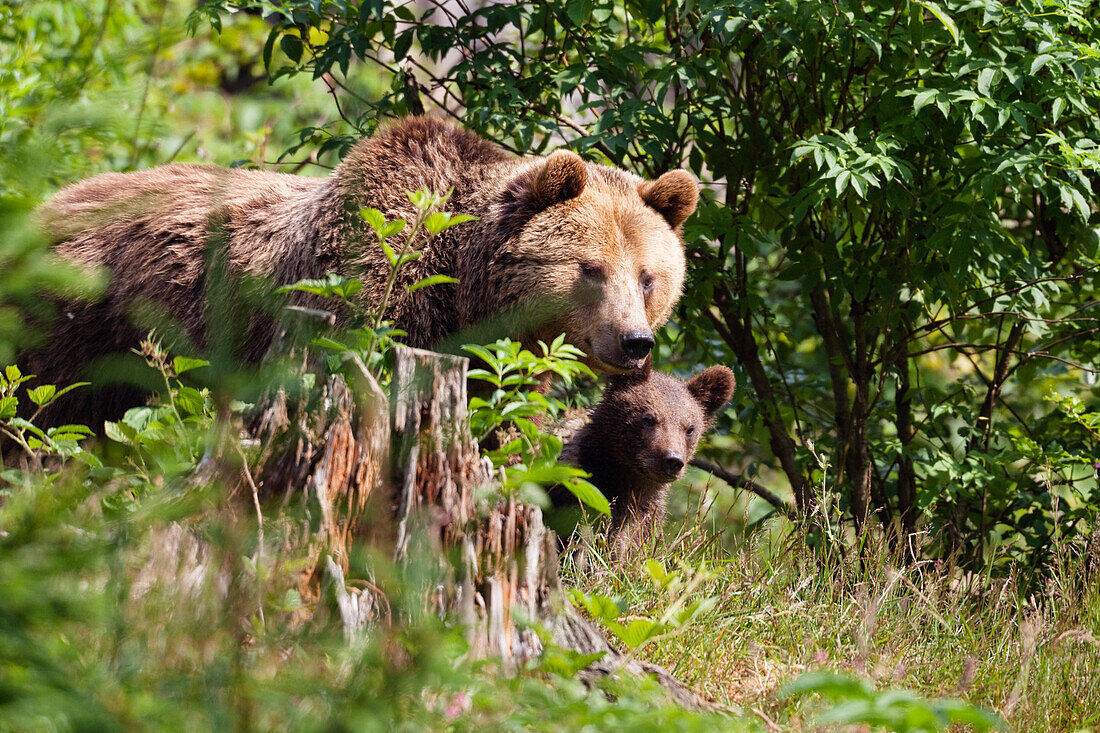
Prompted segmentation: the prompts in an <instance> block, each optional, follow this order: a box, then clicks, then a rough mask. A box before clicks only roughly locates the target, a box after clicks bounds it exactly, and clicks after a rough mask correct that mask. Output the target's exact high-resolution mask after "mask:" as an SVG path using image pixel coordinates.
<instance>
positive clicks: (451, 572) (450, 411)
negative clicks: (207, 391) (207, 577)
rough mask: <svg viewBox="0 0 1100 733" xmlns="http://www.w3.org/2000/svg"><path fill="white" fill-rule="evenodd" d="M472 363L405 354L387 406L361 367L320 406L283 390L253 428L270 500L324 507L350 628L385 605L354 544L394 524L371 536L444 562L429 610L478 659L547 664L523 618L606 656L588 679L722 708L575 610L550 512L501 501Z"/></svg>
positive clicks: (398, 556) (333, 577) (329, 385)
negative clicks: (477, 409)
mask: <svg viewBox="0 0 1100 733" xmlns="http://www.w3.org/2000/svg"><path fill="white" fill-rule="evenodd" d="M467 365H468V360H467V359H465V358H463V357H457V356H447V355H443V354H436V353H433V352H428V351H422V350H418V349H411V348H403V347H399V348H397V349H396V350H395V351H394V353H393V370H392V383H391V388H390V398H389V399H388V400H386V398H385V396H384V395H383V394H382V392H381V390H379V389H378V384H377V382H375V381H374V379H373V378H372V377H371V375H370V374H369V372H368V371H367V370H366V369H365V368H364V367H363V365H362V363H361V362H360V363H358V364H356V369H355V374H356V378H355V380H353V381H354V384H353V385H352V386H351V388H350V389H349V387H348V385H347V384H346V383H345V381H344V379H343V378H342V377H341V376H338V375H334V376H332V377H330V378H329V379H328V380H327V381H326V382H325V383H324V384H323V385H322V387H321V395H320V398H319V400H313V401H311V402H310V404H309V405H305V404H304V403H303V404H300V405H298V406H296V407H294V408H289V407H288V406H287V399H286V395H285V394H281V393H280V394H278V395H276V396H275V398H274V399H272V400H270V401H269V404H268V405H267V406H266V407H265V408H264V409H263V410H261V411H260V414H259V415H258V417H257V418H256V419H254V420H253V421H252V423H251V430H250V432H251V433H252V434H253V435H254V436H255V437H256V438H257V439H258V440H259V441H260V443H261V445H262V446H263V449H262V453H261V460H260V469H259V470H258V473H257V476H258V483H260V484H261V485H263V486H264V487H265V488H266V490H267V493H268V494H270V493H272V491H274V492H276V493H278V492H280V491H281V492H284V494H286V493H287V492H293V491H295V490H301V489H303V488H304V489H305V490H306V491H307V492H310V493H312V494H314V495H315V496H316V499H317V502H318V503H319V504H320V506H321V514H322V520H323V521H322V532H323V534H324V536H323V537H322V543H323V544H325V545H327V546H328V547H330V548H331V550H332V551H333V553H334V555H335V556H336V557H335V560H336V562H332V561H326V563H325V570H324V572H325V573H326V574H327V576H328V578H329V579H330V581H331V582H332V584H333V587H334V589H335V593H336V599H337V604H338V607H339V609H340V613H341V616H342V618H343V622H344V628H345V631H346V632H347V633H348V634H349V636H353V635H355V634H356V633H358V632H359V630H360V629H362V628H363V627H364V626H365V625H367V624H368V623H369V622H370V621H371V620H373V618H374V614H375V612H376V609H377V608H378V607H379V599H377V598H375V597H373V596H372V595H371V594H370V593H368V592H360V591H357V590H355V589H352V590H351V591H349V589H347V588H345V584H344V574H345V573H346V571H347V554H346V548H347V543H348V541H349V540H350V538H351V537H352V536H353V535H356V534H357V533H358V532H360V531H361V530H362V529H363V528H369V527H377V526H379V525H385V526H390V527H393V528H394V529H393V531H392V533H390V534H389V535H388V536H386V533H384V532H375V536H374V537H373V541H374V542H376V543H378V542H385V543H392V544H390V545H388V546H389V547H392V554H393V557H394V559H395V560H396V561H397V562H406V561H408V560H409V559H410V558H411V557H413V556H424V555H429V556H431V557H433V558H436V559H437V560H438V572H439V577H438V578H437V579H436V582H435V584H434V589H433V590H432V592H430V593H429V595H430V596H431V598H430V603H431V604H432V605H433V606H434V608H433V610H434V611H436V612H439V613H441V614H451V615H453V616H455V617H457V618H458V619H459V620H460V621H461V623H462V624H463V625H464V626H465V627H466V629H467V637H468V640H469V644H470V652H471V654H472V655H473V656H474V657H477V658H486V657H494V658H497V659H499V660H500V661H501V662H502V665H503V667H504V668H505V669H507V670H515V669H518V668H520V667H521V666H522V665H523V664H524V663H525V662H527V661H529V660H532V659H535V658H537V657H538V656H539V655H540V654H541V653H542V651H543V645H542V641H541V639H540V637H539V635H538V634H537V633H535V631H534V629H533V628H532V627H531V626H530V624H529V623H527V622H523V623H521V622H520V618H522V619H525V620H528V621H531V622H536V623H539V624H541V625H542V626H543V627H544V628H546V629H548V630H549V631H550V633H551V638H552V640H553V642H554V643H555V644H557V645H559V646H561V647H564V648H566V649H572V650H574V651H577V652H580V653H582V654H591V653H596V652H600V653H602V654H603V656H602V657H601V658H600V659H598V660H597V661H596V662H594V663H593V664H591V665H590V666H589V667H588V668H587V669H586V670H584V671H583V672H582V673H581V677H582V678H586V679H590V680H591V679H595V678H596V677H598V676H600V675H606V674H617V673H620V672H621V671H626V672H628V673H633V674H643V675H651V676H653V677H655V678H656V680H657V681H658V682H659V683H660V684H661V685H663V686H664V687H665V688H666V690H668V692H669V694H670V696H671V697H672V699H674V700H675V701H677V702H678V703H680V704H681V705H684V706H686V707H689V708H694V709H716V708H717V706H715V705H713V704H712V703H710V702H708V701H707V700H705V699H703V698H702V697H700V696H699V695H697V694H696V693H694V692H692V691H691V690H690V689H689V688H687V687H686V686H685V685H683V684H682V683H680V682H678V681H677V680H676V679H675V678H674V677H672V675H670V674H669V673H668V672H666V671H665V670H663V669H661V668H660V667H657V666H655V665H651V664H647V663H644V662H639V661H637V660H634V659H632V658H630V657H628V656H627V655H624V654H623V653H622V652H620V651H619V650H618V649H617V648H615V647H614V646H613V645H612V644H611V643H610V642H609V641H608V640H607V638H606V637H605V636H604V634H603V633H602V632H601V631H600V629H599V628H598V627H597V626H596V625H595V624H593V623H592V622H590V621H589V620H587V619H586V618H584V617H582V616H580V615H579V614H578V613H576V612H575V611H574V610H573V608H572V606H571V604H570V603H569V601H568V600H567V599H566V597H565V593H564V591H563V589H562V587H561V581H560V567H559V564H558V542H557V538H556V537H555V536H554V533H553V532H552V531H550V530H549V529H547V527H546V526H545V525H544V523H543V518H542V510H541V509H540V508H539V507H537V506H531V505H526V504H521V503H517V502H516V501H515V500H514V499H513V498H507V497H506V498H503V499H502V498H500V496H499V491H500V489H499V484H497V483H496V481H495V477H494V475H493V471H492V466H491V464H490V463H489V462H488V461H487V460H483V459H482V458H481V457H480V453H479V450H478V445H477V442H476V441H475V440H474V439H473V437H472V436H471V434H470V430H469V426H468V424H467V414H466V369H467ZM360 375H361V378H360ZM387 402H388V408H389V409H388V419H384V418H383V416H385V415H386V414H387V410H386V409H385V405H386V403H387ZM287 495H289V494H287ZM493 497H495V498H493ZM486 499H489V500H490V501H488V502H486V501H485V500H486ZM479 504H481V505H482V510H483V511H481V512H480V513H479V511H478V509H479ZM486 505H487V510H486ZM379 520H381V521H379ZM383 546H387V545H383ZM317 560H318V562H317V567H318V569H320V566H321V562H320V558H317Z"/></svg>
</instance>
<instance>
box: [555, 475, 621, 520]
mask: <svg viewBox="0 0 1100 733" xmlns="http://www.w3.org/2000/svg"><path fill="white" fill-rule="evenodd" d="M563 486H565V488H567V489H569V491H570V493H572V494H573V496H575V497H577V500H578V501H580V503H582V504H584V505H585V506H589V507H592V508H593V509H595V510H596V511H598V512H599V513H600V514H603V515H604V516H607V517H610V516H611V504H610V502H608V500H607V497H606V496H604V495H603V492H601V491H600V490H599V489H598V488H596V486H595V484H592V483H590V482H588V481H585V480H584V479H579V478H578V479H572V480H569V481H566V482H564V483H563Z"/></svg>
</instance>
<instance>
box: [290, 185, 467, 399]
mask: <svg viewBox="0 0 1100 733" xmlns="http://www.w3.org/2000/svg"><path fill="white" fill-rule="evenodd" d="M406 195H407V196H408V197H409V201H410V202H411V203H412V205H413V206H414V207H415V210H416V216H415V218H414V219H413V221H412V223H411V226H409V222H407V221H405V220H404V219H394V220H393V221H386V218H385V216H384V215H383V214H382V212H381V211H379V210H378V209H372V208H364V209H362V210H360V212H359V215H360V217H361V218H362V219H363V221H365V222H366V223H367V225H368V226H370V228H371V230H372V231H373V232H374V234H375V236H376V237H377V242H378V246H379V247H380V248H381V249H382V252H383V253H384V254H385V255H386V260H387V261H388V262H389V272H388V273H387V275H386V284H385V286H384V288H383V290H382V293H381V297H380V298H379V299H378V301H377V302H375V303H372V305H371V307H370V308H368V309H364V308H363V306H362V304H361V303H360V302H359V301H358V300H355V299H353V296H354V295H355V294H356V293H358V292H359V291H360V290H362V289H363V283H362V282H361V281H360V280H356V279H354V278H347V277H344V276H343V275H337V274H335V273H331V272H330V273H328V274H327V275H326V276H325V279H323V280H316V279H304V280H299V281H298V282H296V283H293V284H291V285H284V286H282V287H280V288H277V289H276V291H275V292H277V293H290V292H303V293H311V294H313V295H318V296H320V297H322V298H330V299H336V300H337V301H339V302H340V303H341V304H342V306H343V307H344V308H345V309H346V310H347V311H348V312H349V313H350V314H351V318H352V321H351V322H350V323H348V324H346V325H345V328H344V329H342V333H340V334H338V335H337V337H336V338H333V337H331V336H319V337H317V338H315V339H314V344H315V345H317V346H321V347H323V348H326V349H329V350H331V351H333V352H334V354H335V358H334V360H333V361H332V363H330V364H329V367H330V368H332V369H337V368H339V365H340V363H341V362H342V361H344V360H346V359H348V358H351V356H352V355H354V356H356V357H358V358H360V359H362V361H363V363H364V364H366V365H367V368H368V369H370V370H371V371H372V373H373V374H374V375H375V376H376V377H379V378H381V377H383V376H384V375H383V371H384V367H385V360H384V357H385V355H386V354H387V353H388V352H389V350H390V349H391V348H392V347H393V346H394V345H395V344H397V343H399V342H398V339H400V337H402V336H404V335H405V332H404V331H401V330H400V329H396V328H394V327H393V324H392V323H391V322H390V321H387V320H385V319H384V315H385V313H386V310H387V309H388V308H389V305H390V303H391V302H392V301H393V298H394V293H393V287H394V284H395V283H396V282H397V278H398V274H399V273H400V272H401V269H402V268H404V267H405V266H407V265H408V264H409V263H411V262H415V261H416V260H418V259H420V257H421V254H422V252H421V250H422V249H423V247H424V246H425V245H426V244H427V243H428V242H430V241H431V239H432V238H434V237H435V236H437V235H438V234H440V233H441V232H444V231H446V230H447V229H450V228H451V227H454V226H458V225H459V224H463V223H465V222H468V221H473V220H474V219H475V218H476V217H472V216H468V215H466V214H451V213H448V212H445V211H440V209H442V208H443V207H444V206H445V205H446V203H447V200H448V199H449V198H450V197H451V192H450V191H448V192H447V193H445V194H439V193H434V192H432V191H412V192H407V193H406ZM402 232H406V234H405V237H404V239H403V240H402V242H401V245H400V247H398V248H397V249H395V248H394V246H393V245H391V244H390V242H389V240H391V239H392V238H394V237H396V236H397V235H398V234H401V233H402ZM422 233H426V236H421V235H422ZM457 282H458V280H456V279H455V278H453V277H449V276H447V275H429V276H427V277H423V278H421V279H419V280H417V281H416V282H414V283H411V284H409V285H406V286H405V291H406V293H410V294H411V293H414V292H416V291H417V290H420V289H421V288H426V287H431V286H433V285H443V284H446V283H457ZM383 381H384V380H383Z"/></svg>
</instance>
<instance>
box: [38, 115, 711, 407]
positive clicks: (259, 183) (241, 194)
mask: <svg viewBox="0 0 1100 733" xmlns="http://www.w3.org/2000/svg"><path fill="white" fill-rule="evenodd" d="M420 189H430V190H433V191H436V192H440V193H443V192H447V191H452V193H451V196H450V199H449V201H448V203H447V210H448V211H450V212H453V213H462V214H468V215H472V216H475V217H477V219H476V220H475V221H471V222H468V223H463V224H460V225H458V226H455V227H453V228H452V229H448V230H446V231H444V232H443V233H441V234H440V235H439V236H437V237H435V238H433V239H431V240H430V241H426V242H421V243H419V244H418V245H417V246H418V247H420V248H421V251H422V256H421V257H420V259H419V260H417V261H415V262H413V263H411V264H410V265H408V266H406V267H405V268H403V269H402V270H401V271H400V275H399V277H398V280H397V282H396V283H395V284H394V287H393V291H392V292H393V293H396V294H400V297H395V298H394V299H393V302H391V303H390V304H389V306H388V308H387V311H386V317H387V318H390V319H392V320H393V321H394V323H395V325H396V327H397V328H400V329H402V330H404V331H406V332H407V334H408V336H407V338H406V339H405V340H406V342H407V343H408V344H410V345H412V346H417V347H426V348H428V347H434V348H442V349H445V350H454V349H455V348H457V346H459V345H460V344H461V343H467V342H471V341H478V342H487V341H492V340H494V339H496V338H499V337H504V336H508V337H512V338H515V339H520V340H522V341H523V342H524V343H525V344H526V345H527V346H532V345H534V342H535V341H536V340H537V339H543V340H546V341H549V340H551V339H552V338H553V337H555V336H557V335H558V334H561V333H564V334H565V335H566V338H567V340H568V341H569V342H571V343H573V344H575V345H577V346H578V347H580V348H581V349H582V350H583V351H584V352H585V353H586V354H587V355H588V357H587V358H588V362H589V365H590V366H592V367H593V368H595V369H598V370H600V371H604V372H610V373H616V372H624V371H630V370H633V369H637V368H639V367H640V366H641V365H642V363H643V362H644V361H645V359H646V357H647V355H648V354H649V352H650V349H651V348H652V346H653V330H654V329H655V328H657V327H658V326H660V325H661V324H663V323H664V322H665V320H666V319H667V318H668V316H669V314H670V312H671V310H672V308H673V306H674V305H675V303H676V301H677V300H678V298H679V296H680V291H681V287H682V284H683V278H684V265H685V260H684V252H683V242H682V240H681V238H680V233H679V232H680V226H681V224H682V223H683V222H684V220H685V219H686V218H687V217H688V216H689V215H690V214H691V213H692V212H693V211H694V209H695V206H696V202H697V200H698V184H697V182H696V180H695V178H694V177H693V176H692V175H691V174H690V173H687V172H686V171H682V170H674V171H670V172H668V173H665V174H664V175H662V176H660V177H659V178H657V179H656V180H652V181H645V180H642V179H641V178H638V177H637V176H634V175H632V174H630V173H627V172H625V171H622V170H619V169H616V168H611V167H607V166H602V165H596V164H592V163H585V162H584V161H583V160H582V159H581V158H580V157H579V156H577V155H576V154H574V153H572V152H569V151H566V150H559V151H556V152H554V153H552V154H551V155H549V156H547V157H516V156H513V155H511V154H510V153H507V152H506V151H504V150H503V149H502V148H500V147H499V146H497V145H494V144H492V143H490V142H487V141H485V140H483V139H482V138H480V137H478V136H476V135H474V134H473V133H470V132H467V131H464V130H460V129H457V128H455V127H453V126H451V125H449V124H446V123H444V122H441V121H438V120H434V119H430V118H408V119H405V120H402V121H399V122H397V123H395V124H392V125H390V126H388V127H385V128H383V129H381V130H380V131H379V132H378V133H377V134H376V135H374V136H373V137H370V138H366V139H364V140H362V141H360V142H359V143H358V144H357V145H356V146H355V147H354V148H353V149H352V150H351V152H350V153H349V154H348V155H347V157H346V158H345V159H344V160H343V161H342V162H341V163H340V165H339V166H337V168H336V169H335V170H334V171H333V173H332V175H330V176H329V177H327V178H307V177H302V176H293V175H286V174H280V173H271V172H267V171H255V170H229V169H224V168H218V167H213V166H200V165H188V164H173V165H167V166H164V167H161V168H154V169H151V170H146V171H141V172H136V173H124V174H123V173H105V174H102V175H99V176H96V177H94V178H91V179H89V180H86V181H83V182H81V183H77V184H74V185H72V186H69V187H68V188H65V189H63V190H62V191H61V192H59V193H58V194H57V195H55V196H54V197H53V198H52V199H50V200H49V201H47V202H46V203H45V204H44V205H43V206H42V208H41V211H40V219H41V222H42V225H43V227H44V229H45V231H46V232H47V233H48V235H49V236H50V237H51V238H52V240H53V241H54V243H55V251H56V252H57V253H59V254H60V255H61V256H63V257H65V258H67V259H68V260H71V261H73V262H76V263H78V264H81V265H86V266H88V267H93V266H102V267H105V268H106V269H107V270H108V271H109V273H110V276H111V279H110V285H109V286H108V288H107V291H106V293H105V295H104V297H103V298H102V299H101V300H99V301H97V302H94V303H83V304H80V303H67V304H64V305H63V307H62V308H61V313H60V316H59V318H58V322H57V324H56V325H55V327H54V330H53V332H52V334H51V336H50V339H49V341H48V345H47V347H46V348H45V350H43V351H39V352H38V353H36V354H32V355H28V356H27V357H26V359H27V362H26V366H27V368H28V369H30V370H31V371H32V372H34V373H36V374H38V375H39V377H40V378H41V379H44V380H46V381H52V382H67V381H72V380H74V379H76V378H78V377H80V376H82V374H83V373H85V369H86V366H87V365H88V364H89V363H90V362H92V361H93V360H95V359H97V358H98V357H101V356H103V355H105V354H111V353H118V352H125V351H127V350H129V349H131V348H133V347H134V346H135V345H136V344H137V342H138V339H139V337H140V336H141V335H142V331H143V330H144V328H146V327H147V326H143V327H142V328H140V329H139V328H138V327H136V326H134V325H132V315H133V312H134V310H135V308H137V307H139V306H140V307H145V306H147V305H149V304H152V305H153V307H154V308H159V309H160V310H161V311H163V313H164V315H166V316H167V317H169V318H171V319H172V320H173V321H174V322H175V323H177V324H179V326H181V327H182V328H183V329H184V330H185V331H186V333H187V334H188V335H189V336H190V338H191V339H192V340H193V341H194V342H195V343H196V344H197V345H198V347H199V348H202V347H203V346H204V344H206V343H207V342H208V339H207V336H208V334H209V333H210V331H211V330H212V329H213V328H215V327H224V326H226V325H230V326H235V327H237V328H239V329H240V330H241V331H243V333H244V337H243V339H240V341H241V343H238V344H237V346H236V352H239V353H236V357H237V358H241V359H244V360H256V359H258V358H260V357H261V356H263V355H264V354H265V353H266V352H267V351H268V349H269V347H270V345H271V342H272V338H273V337H274V334H275V325H274V323H273V321H272V320H271V319H270V318H268V317H266V316H265V315H264V313H263V312H262V310H261V309H260V308H257V307H255V306H252V307H248V306H244V307H241V306H238V307H237V308H236V309H235V310H234V309H233V308H230V307H228V306H224V305H211V297H210V295H209V292H208V290H209V288H210V283H209V281H212V280H213V279H214V276H215V274H216V273H215V272H214V271H213V269H212V265H211V264H210V263H211V262H218V263H223V264H224V271H225V272H226V273H227V275H228V277H229V278H230V280H229V281H230V282H236V281H235V280H234V279H233V278H238V279H239V278H240V276H241V275H251V276H258V277H259V278H262V279H263V280H264V281H265V282H267V283H270V284H271V285H272V286H277V285H283V284H287V283H292V282H295V281H297V280H299V279H302V278H317V277H322V276H323V275H324V273H326V272H336V273H339V274H342V275H346V276H348V277H355V278H358V279H360V280H362V281H363V283H364V287H363V289H362V291H360V294H359V296H357V297H360V298H362V301H363V304H364V305H365V306H367V307H370V306H372V305H378V304H379V302H380V300H381V298H382V293H383V291H384V289H385V284H386V279H387V275H388V273H389V264H388V261H387V260H386V257H385V255H384V253H383V251H382V249H381V248H380V247H379V246H378V243H377V241H376V240H375V239H374V235H373V233H370V234H369V235H368V234H367V231H366V230H365V225H364V222H363V221H362V220H361V218H360V217H359V215H358V212H359V210H360V209H361V208H362V207H372V208H375V209H379V210H380V211H381V212H382V213H383V214H384V215H385V216H386V217H387V218H388V219H394V218H405V219H407V220H410V221H411V220H412V218H413V216H414V207H413V206H412V204H411V203H410V201H409V199H408V197H407V196H406V192H410V191H416V190H420ZM397 241H400V240H397ZM217 272H221V270H218V271H217ZM436 274H441V275H449V276H451V277H454V278H457V279H458V283H457V284H446V285H436V286H433V287H427V288H422V289H419V290H416V291H415V292H413V293H411V294H410V293H406V291H405V288H404V287H403V286H406V285H409V284H411V283H414V282H416V281H418V280H420V279H422V278H424V277H426V276H428V275H436ZM100 376H101V377H102V376H103V375H100ZM93 378H94V377H93ZM99 407H101V408H102V407H104V405H103V404H100V405H99ZM85 408H87V405H86V406H85ZM75 409H77V410H79V409H80V408H75ZM107 409H108V410H109V411H113V412H115V413H117V412H119V409H118V406H115V407H114V408H111V407H110V406H108V408H107ZM72 411H73V410H72V409H69V410H68V412H70V413H71V412H72ZM85 413H86V414H87V410H86V409H85ZM75 417H80V416H79V415H72V414H68V415H65V418H66V419H69V418H75Z"/></svg>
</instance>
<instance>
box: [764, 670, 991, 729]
mask: <svg viewBox="0 0 1100 733" xmlns="http://www.w3.org/2000/svg"><path fill="white" fill-rule="evenodd" d="M809 693H817V694H818V695H821V696H822V697H824V698H826V699H828V700H830V701H832V702H834V703H836V704H835V705H834V706H833V707H832V708H830V709H829V710H827V711H826V712H824V713H822V714H821V715H819V716H817V718H816V720H817V721H818V722H820V723H824V724H826V725H828V724H834V725H869V726H873V727H875V728H882V729H886V730H891V731H897V733H927V732H928V731H940V730H945V729H947V728H949V727H950V726H953V725H956V724H959V725H967V726H969V727H970V728H971V729H973V730H978V731H983V730H989V729H990V728H996V729H998V730H1003V729H1004V727H1005V725H1004V721H1003V720H1001V719H1000V717H999V716H997V715H994V714H993V713H990V712H988V711H986V710H982V709H980V708H976V707H974V706H973V705H967V704H966V703H964V702H962V701H961V700H926V699H924V698H922V697H920V696H919V695H917V694H915V693H913V692H911V691H909V690H881V691H879V690H875V688H874V686H873V685H871V684H870V683H868V682H866V681H865V680H858V679H855V678H853V677H845V676H841V675H837V674H833V673H831V672H811V673H808V674H804V675H802V676H801V677H799V678H798V679H795V680H793V681H791V682H788V683H787V684H785V685H783V687H782V688H781V689H780V690H779V693H778V695H779V697H780V698H781V699H782V698H790V697H797V696H800V695H806V694H809Z"/></svg>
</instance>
